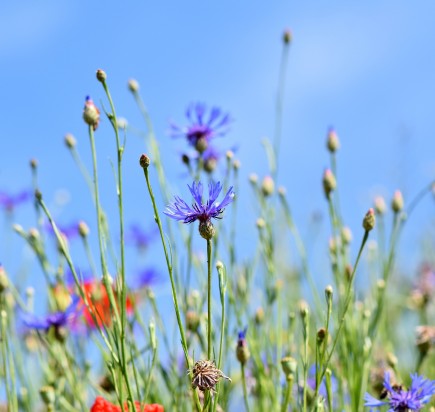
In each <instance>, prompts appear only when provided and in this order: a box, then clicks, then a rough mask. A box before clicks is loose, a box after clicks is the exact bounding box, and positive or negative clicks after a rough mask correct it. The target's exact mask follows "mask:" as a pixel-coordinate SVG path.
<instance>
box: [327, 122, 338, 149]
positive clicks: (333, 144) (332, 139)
mask: <svg viewBox="0 0 435 412" xmlns="http://www.w3.org/2000/svg"><path fill="white" fill-rule="evenodd" d="M326 147H327V148H328V150H329V151H330V152H331V153H335V152H336V151H337V150H338V149H339V148H340V141H339V140H338V136H337V133H336V132H335V130H334V129H333V128H330V129H329V131H328V136H327V138H326Z"/></svg>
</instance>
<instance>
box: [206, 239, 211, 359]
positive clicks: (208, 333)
mask: <svg viewBox="0 0 435 412" xmlns="http://www.w3.org/2000/svg"><path fill="white" fill-rule="evenodd" d="M211 275H212V273H211V239H207V359H209V360H210V359H211V355H212V341H211Z"/></svg>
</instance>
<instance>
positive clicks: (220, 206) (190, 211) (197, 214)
mask: <svg viewBox="0 0 435 412" xmlns="http://www.w3.org/2000/svg"><path fill="white" fill-rule="evenodd" d="M187 187H188V188H189V190H190V193H191V194H192V196H193V198H194V199H195V202H194V203H193V205H192V206H189V205H188V204H187V203H186V202H185V201H184V200H183V199H181V198H180V197H178V196H175V201H174V202H173V203H172V204H170V205H168V206H167V207H166V210H165V211H164V213H165V215H167V216H169V217H171V218H172V219H175V220H180V221H183V222H184V223H192V222H195V220H199V233H200V234H201V236H202V237H203V238H204V239H208V240H210V239H211V238H212V237H213V236H214V234H215V232H214V228H213V224H212V223H211V218H214V219H219V218H220V217H221V215H222V213H223V211H224V209H225V207H226V206H228V205H229V204H230V203H231V202H232V201H233V199H234V191H233V187H232V186H231V187H230V188H229V189H228V192H227V193H226V195H225V197H224V199H223V200H222V201H221V202H217V201H216V199H217V197H218V196H219V194H220V192H221V190H222V185H221V184H220V182H217V183H213V182H210V183H209V185H208V200H207V202H206V203H203V201H202V193H203V186H202V183H201V182H193V184H192V186H189V185H187Z"/></svg>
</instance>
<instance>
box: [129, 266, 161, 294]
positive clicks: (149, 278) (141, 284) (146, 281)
mask: <svg viewBox="0 0 435 412" xmlns="http://www.w3.org/2000/svg"><path fill="white" fill-rule="evenodd" d="M160 279H161V277H160V275H159V272H158V271H157V269H155V268H153V267H148V268H145V269H143V270H140V271H139V272H138V274H137V276H136V277H135V279H133V281H132V284H130V285H129V286H130V289H132V290H138V289H145V288H149V287H150V286H152V285H153V284H154V283H156V282H158V281H159V280H160Z"/></svg>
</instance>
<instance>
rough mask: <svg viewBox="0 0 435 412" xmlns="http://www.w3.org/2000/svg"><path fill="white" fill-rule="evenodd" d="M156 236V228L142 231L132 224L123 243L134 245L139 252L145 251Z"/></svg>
mask: <svg viewBox="0 0 435 412" xmlns="http://www.w3.org/2000/svg"><path fill="white" fill-rule="evenodd" d="M156 234H157V228H153V229H151V230H149V231H144V230H143V229H142V228H141V227H140V226H139V225H138V224H132V225H130V229H129V231H128V232H127V234H126V236H125V241H126V242H127V243H131V244H132V245H135V246H136V247H137V248H138V249H139V250H145V249H146V248H147V247H148V246H149V244H150V243H151V240H152V239H153V238H154V236H155V235H156Z"/></svg>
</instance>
